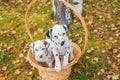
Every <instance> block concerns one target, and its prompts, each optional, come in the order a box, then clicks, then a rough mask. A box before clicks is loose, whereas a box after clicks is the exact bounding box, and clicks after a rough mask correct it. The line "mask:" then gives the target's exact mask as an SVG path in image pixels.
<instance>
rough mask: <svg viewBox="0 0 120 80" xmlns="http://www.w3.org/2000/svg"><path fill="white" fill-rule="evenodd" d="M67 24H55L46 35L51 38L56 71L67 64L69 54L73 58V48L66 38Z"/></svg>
mask: <svg viewBox="0 0 120 80" xmlns="http://www.w3.org/2000/svg"><path fill="white" fill-rule="evenodd" d="M67 32H68V26H67V25H59V24H57V25H55V26H53V27H52V28H51V29H49V30H48V32H47V33H46V35H47V36H48V37H49V38H50V40H51V45H52V51H53V55H54V59H55V70H56V72H60V71H61V66H66V65H67V64H68V59H69V55H70V58H71V59H70V60H72V59H73V58H74V56H73V48H72V45H71V43H70V41H69V40H68V36H67ZM61 55H62V56H63V63H62V64H61V62H60V58H59V57H60V56H61Z"/></svg>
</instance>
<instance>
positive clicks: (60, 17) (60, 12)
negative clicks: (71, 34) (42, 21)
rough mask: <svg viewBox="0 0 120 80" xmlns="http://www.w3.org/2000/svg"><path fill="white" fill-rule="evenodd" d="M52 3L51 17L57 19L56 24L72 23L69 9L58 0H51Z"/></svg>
mask: <svg viewBox="0 0 120 80" xmlns="http://www.w3.org/2000/svg"><path fill="white" fill-rule="evenodd" d="M67 1H68V0H67ZM52 5H53V12H54V14H53V19H54V20H55V21H57V23H58V24H66V25H70V24H71V23H72V17H71V11H70V9H69V8H68V7H67V6H65V5H64V4H63V3H61V2H60V1H59V0H52Z"/></svg>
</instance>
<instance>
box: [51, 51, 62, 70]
mask: <svg viewBox="0 0 120 80" xmlns="http://www.w3.org/2000/svg"><path fill="white" fill-rule="evenodd" d="M53 55H54V58H55V71H56V72H60V71H61V64H60V59H59V54H58V52H57V51H56V50H55V49H53Z"/></svg>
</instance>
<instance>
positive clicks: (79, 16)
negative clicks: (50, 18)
mask: <svg viewBox="0 0 120 80" xmlns="http://www.w3.org/2000/svg"><path fill="white" fill-rule="evenodd" d="M59 1H61V2H62V3H63V4H64V5H66V6H68V7H69V8H70V9H71V10H72V11H73V12H74V14H75V15H76V16H77V17H78V18H79V19H80V21H81V23H82V25H83V28H84V30H85V42H84V47H83V49H82V51H81V53H80V55H79V56H78V58H80V57H81V55H83V54H84V52H85V50H86V47H87V44H88V29H87V26H86V23H85V21H84V18H83V17H82V16H81V15H80V14H79V12H78V11H77V10H76V9H75V8H74V7H73V6H72V5H71V4H70V3H68V2H66V1H65V0H59ZM35 2H36V0H32V1H31V3H30V4H29V5H28V8H27V10H26V13H25V27H26V31H27V33H28V35H29V37H30V39H31V40H32V41H33V42H34V39H33V37H32V35H31V33H30V26H29V24H28V20H27V17H28V11H29V9H30V8H31V6H32V4H34V3H35Z"/></svg>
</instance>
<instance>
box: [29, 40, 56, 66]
mask: <svg viewBox="0 0 120 80" xmlns="http://www.w3.org/2000/svg"><path fill="white" fill-rule="evenodd" d="M50 44H51V40H50V39H47V40H37V41H35V42H33V43H31V44H30V45H29V48H30V50H31V51H32V53H33V54H34V55H35V59H36V61H38V62H39V63H43V62H46V63H47V64H48V67H49V68H51V67H52V63H53V61H54V57H53V54H52V51H51V46H50Z"/></svg>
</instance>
